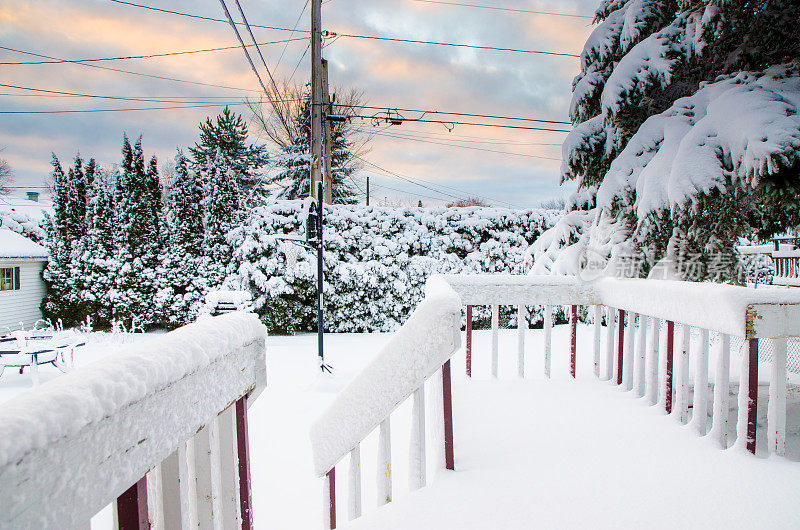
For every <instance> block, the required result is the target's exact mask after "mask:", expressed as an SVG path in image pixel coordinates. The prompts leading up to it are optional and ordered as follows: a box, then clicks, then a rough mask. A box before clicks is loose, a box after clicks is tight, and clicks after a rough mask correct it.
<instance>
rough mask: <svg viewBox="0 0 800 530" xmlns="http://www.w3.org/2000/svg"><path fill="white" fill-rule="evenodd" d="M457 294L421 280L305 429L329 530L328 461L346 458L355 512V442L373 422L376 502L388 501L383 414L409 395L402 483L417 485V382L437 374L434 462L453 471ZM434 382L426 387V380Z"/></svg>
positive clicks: (332, 500)
mask: <svg viewBox="0 0 800 530" xmlns="http://www.w3.org/2000/svg"><path fill="white" fill-rule="evenodd" d="M461 306H462V304H461V300H460V299H459V297H458V295H456V293H455V292H454V291H453V290H452V289H451V288H450V287H449V286H448V285H447V284H446V283H445V282H444V281H442V280H441V279H433V280H429V281H428V283H427V285H426V295H425V299H424V300H423V301H422V303H421V304H420V305H419V306H417V308H416V309H415V310H414V312H413V313H412V314H411V316H410V317H409V318H408V320H407V321H406V322H405V324H403V326H402V327H401V328H400V330H399V331H398V332H397V333H396V334H395V336H394V337H393V338H392V339H391V340H390V341H389V342H388V343H387V344H386V346H385V347H384V348H383V349H382V350H381V351H380V352H379V353H378V355H377V356H376V358H375V359H374V360H373V361H372V362H371V363H370V364H369V365H367V367H366V368H365V369H364V370H363V371H362V372H361V373H360V374H359V375H358V376H356V378H355V379H354V380H353V381H352V382H351V383H350V384H349V385H348V386H347V387H346V388H345V389H344V390H342V392H341V393H340V394H339V395H338V396H337V398H336V400H335V401H334V402H333V403H332V404H331V406H330V407H329V408H328V409H327V410H326V411H325V412H324V413H323V414H322V415H321V416H320V417H319V418H318V419H317V421H316V422H315V423H314V424H313V425H312V429H311V443H312V448H313V452H314V468H315V471H316V473H317V475H318V476H320V477H324V478H325V480H324V500H323V502H324V504H325V515H326V521H325V527H326V528H336V479H335V473H336V464H337V463H338V462H339V461H340V460H341V459H342V458H344V457H345V456H346V455H348V454H349V455H350V458H349V472H348V473H349V480H348V499H347V505H348V511H349V513H348V516H349V518H350V519H351V520H352V519H355V518H357V517H360V516H361V508H362V498H361V497H362V496H361V451H360V445H361V442H362V441H363V440H364V438H366V437H367V435H369V434H370V433H371V432H372V431H374V430H375V429H376V428H377V429H379V435H378V437H379V440H378V466H377V467H378V476H377V491H378V504H379V505H383V504H386V503H388V502H390V501H391V500H392V447H391V436H390V433H391V417H390V416H391V413H392V412H393V411H394V410H395V409H396V408H397V406H398V405H400V404H401V403H402V402H403V401H405V400H406V399H407V398H408V397H410V396H412V395H413V407H412V420H411V425H412V429H411V440H410V448H411V449H410V451H409V469H410V484H409V485H410V488H411V489H412V490H415V489H418V488H421V487H423V486H425V484H426V481H427V477H426V469H427V460H428V458H427V450H426V436H425V430H426V425H425V406H426V395H425V382H426V381H427V380H428V379H430V378H431V377H432V376H434V375H436V374H438V373H440V374H441V383H442V384H441V387H440V388H441V394H440V395H437V396H434V399H437V400H440V401H441V403H442V409H441V410H442V415H441V418H440V421H439V422H438V423H439V424H438V425H436V426H435V428H437V429H438V432H439V433H440V434H441V435H442V436H441V438H442V440H443V444H442V446H441V447H439V448H438V451H436V453H437V455H438V457H439V458H438V460H439V465H440V466H441V467H443V468H446V469H454V468H455V465H454V455H453V420H452V418H453V416H452V398H451V388H450V357H451V356H452V355H453V353H455V352H456V351H457V350H458V349H459V348H460V345H461V331H460V326H461ZM432 386H434V385H432Z"/></svg>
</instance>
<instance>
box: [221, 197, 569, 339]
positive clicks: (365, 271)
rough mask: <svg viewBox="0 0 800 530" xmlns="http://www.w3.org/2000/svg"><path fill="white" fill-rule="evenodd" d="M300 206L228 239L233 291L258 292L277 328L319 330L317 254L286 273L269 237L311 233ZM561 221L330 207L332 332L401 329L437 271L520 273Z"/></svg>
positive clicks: (283, 208) (328, 307) (273, 211)
mask: <svg viewBox="0 0 800 530" xmlns="http://www.w3.org/2000/svg"><path fill="white" fill-rule="evenodd" d="M301 204H302V203H301V202H300V201H278V202H276V203H274V204H272V205H269V206H263V207H259V208H255V209H253V210H252V211H251V212H250V214H249V215H248V217H247V219H246V220H245V223H244V224H243V226H241V227H239V228H236V229H234V230H233V231H232V232H231V233H230V234H229V240H230V242H231V244H232V246H233V248H234V258H233V272H232V273H231V274H229V276H228V279H227V281H226V287H227V288H231V289H243V290H249V291H250V292H251V293H253V305H254V307H255V308H256V311H257V312H258V313H259V314H260V315H261V316H262V320H263V321H264V322H265V324H266V325H267V327H268V328H270V330H271V331H273V332H294V331H312V330H313V329H315V318H316V314H315V307H316V306H315V303H314V292H315V283H314V282H315V278H316V257H315V256H316V254H315V253H313V252H310V251H308V250H303V251H302V252H301V253H300V256H299V260H298V263H297V267H296V268H288V267H287V266H286V261H285V257H284V255H283V254H282V253H281V251H280V249H279V247H278V245H277V243H276V241H275V240H274V239H273V238H272V237H271V236H274V235H276V234H291V235H293V236H298V235H300V236H304V235H305V234H304V232H303V229H302V228H301V224H302V223H301V216H300V211H301ZM557 217H558V214H557V213H554V212H552V211H547V210H541V209H536V210H507V209H499V208H380V207H374V206H333V207H325V232H324V240H325V253H324V260H325V296H324V300H325V311H326V313H325V329H326V331H334V332H360V331H390V330H394V329H397V328H398V327H399V326H400V324H402V323H403V322H404V321H405V319H406V317H407V316H408V314H409V313H410V312H411V310H413V308H414V307H415V306H416V304H417V303H419V302H420V301H421V300H422V297H423V288H424V284H425V280H426V278H427V277H428V276H430V275H431V274H434V273H461V272H464V273H478V272H485V273H514V274H523V273H524V272H525V257H526V250H527V248H528V246H529V245H530V244H531V243H533V241H535V240H536V239H537V238H538V237H539V235H540V234H541V233H542V232H543V231H544V230H545V229H546V228H548V227H549V226H551V225H552V224H553V223H554V222H555V219H556V218H557ZM508 309H509V310H508V311H506V312H504V315H503V316H504V320H506V321H508V320H509V319H510V318H511V314H512V313H511V311H510V308H508ZM475 318H476V320H477V321H478V323H479V324H480V322H481V321H486V320H488V318H489V312H488V309H487V308H476V313H475ZM529 318H530V320H531V321H532V322H533V323H535V322H537V321H538V320H540V319H539V318H538V316H537V314H535V313H533V314H531V316H530V317H529Z"/></svg>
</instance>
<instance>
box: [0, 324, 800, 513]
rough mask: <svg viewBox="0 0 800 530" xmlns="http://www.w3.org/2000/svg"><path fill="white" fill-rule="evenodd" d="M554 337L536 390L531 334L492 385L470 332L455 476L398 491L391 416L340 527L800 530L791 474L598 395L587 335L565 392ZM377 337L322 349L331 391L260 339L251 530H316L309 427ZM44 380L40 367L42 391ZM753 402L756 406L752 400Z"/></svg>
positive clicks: (506, 355)
mask: <svg viewBox="0 0 800 530" xmlns="http://www.w3.org/2000/svg"><path fill="white" fill-rule="evenodd" d="M567 333H568V328H567V326H557V327H556V328H555V330H554V335H553V339H554V347H553V380H552V381H549V382H546V381H544V380H542V376H541V373H542V370H541V366H542V360H541V353H540V352H541V346H540V341H541V338H542V333H541V330H532V331H531V332H530V333H529V335H528V341H527V344H526V345H527V348H526V359H527V378H526V380H524V381H520V380H519V379H517V378H516V375H515V374H516V366H515V363H516V332H515V331H513V330H508V331H506V330H502V331H501V335H500V346H501V349H500V378H499V379H498V380H496V381H495V380H491V379H490V378H489V363H490V359H489V356H490V355H489V340H490V334H489V332H488V331H478V332H476V334H475V340H474V359H473V362H474V364H473V375H474V378H473V380H472V381H467V380H466V379H465V377H464V375H463V373H464V356H463V351H462V352H459V353H458V354H457V355H456V356H455V357H454V360H453V376H454V381H453V406H454V430H455V436H454V437H455V456H456V471H455V472H438V473H437V472H435V470H434V469H433V467H432V466H430V467H429V473H428V484H429V485H428V486H427V487H426V488H424V489H422V490H420V491H417V492H415V493H413V494H409V493H408V488H407V476H408V474H407V469H406V468H407V460H408V457H407V455H408V439H409V432H410V428H409V427H410V425H409V424H410V417H411V414H410V404H409V403H404V404H403V405H401V406H400V408H399V409H398V410H397V411H396V412H395V413H394V414H393V415H392V447H393V467H394V469H393V479H394V501H393V502H392V503H391V504H390V505H388V506H387V507H384V508H380V509H377V508H375V505H376V500H375V480H374V477H375V475H376V469H375V461H376V445H377V435H375V434H373V435H371V436H370V437H369V438H368V439H367V440H365V442H364V443H363V444H362V449H361V458H362V485H363V486H362V487H363V490H364V514H365V515H364V517H363V518H362V519H360V520H358V521H356V522H355V523H354V524H352V525H351V527H353V528H380V529H385V528H415V529H418V528H419V529H425V528H431V529H434V528H435V529H440V528H528V527H531V525H533V524H536V525H537V526H542V527H545V528H548V527H550V528H553V527H555V528H610V527H614V528H633V527H648V528H651V527H655V528H658V527H668V526H669V527H674V526H677V527H699V526H708V527H713V528H745V527H746V528H753V527H760V528H797V527H800V511H798V510H797V508H796V493H795V492H796V491H798V488H800V474H798V472H797V470H798V464H797V463H796V462H791V461H787V460H784V459H778V458H769V459H765V458H754V457H752V456H750V455H747V454H742V453H740V452H738V451H734V450H729V451H720V450H718V449H716V447H714V446H713V445H712V444H711V442H710V441H709V440H703V439H699V438H698V437H697V436H696V435H695V434H694V433H693V432H691V431H690V430H689V429H688V428H685V427H680V426H678V425H677V423H676V422H675V420H674V419H673V418H668V417H665V416H664V415H663V414H661V413H660V412H659V411H658V410H657V409H656V408H654V407H647V406H646V405H645V403H644V402H643V401H642V400H637V399H635V398H634V397H633V396H632V395H631V394H630V393H623V392H620V391H619V390H618V389H617V388H616V387H615V386H613V385H611V384H609V383H601V382H597V381H596V380H594V378H593V376H592V375H591V348H590V346H589V344H591V342H590V341H591V328H588V327H583V326H581V327H579V336H578V341H579V342H578V344H579V365H578V380H577V381H571V380H570V379H569V378H568V377H567V372H568V367H567V363H568V356H567V351H568V350H567V347H566V344H567ZM389 336H390V335H388V334H343V335H328V336H326V359H327V360H328V361H329V362H330V363H331V364H332V365H333V366H334V368H335V375H334V376H333V377H330V376H328V377H321V376H319V375H317V370H316V337H315V336H314V335H301V336H295V337H270V338H269V339H268V352H267V370H268V386H267V389H266V391H265V392H264V393H263V394H262V395H261V396H260V397H259V399H258V400H257V401H256V402H255V403H254V404H253V406H252V407H251V409H250V436H251V438H250V443H251V456H252V476H253V497H254V498H253V500H254V511H255V522H256V525H257V527H258V528H280V529H283V528H287V529H288V528H313V529H318V528H321V526H322V523H321V520H322V505H323V499H322V481H321V480H320V479H318V478H316V477H314V476H313V473H312V459H311V449H310V441H309V437H308V430H309V426H310V424H311V422H312V421H313V419H314V418H315V417H316V416H317V415H318V414H319V413H320V412H321V411H323V410H324V408H325V407H326V406H327V404H328V403H330V402H331V400H332V399H333V398H334V396H335V395H336V393H337V392H338V391H339V390H340V389H341V388H343V387H344V386H345V385H346V383H347V381H349V380H350V379H351V378H352V377H353V376H354V375H355V374H356V373H358V371H359V370H360V368H361V367H362V366H363V365H364V364H365V363H366V362H367V361H368V360H369V359H370V358H371V357H372V356H373V355H375V353H377V351H378V350H379V349H380V347H381V345H382V344H383V343H384V342H385V341H386V340H387V339H388V338H389ZM137 338H138V337H137ZM115 349H116V346H114V345H113V344H108V343H107V344H102V343H101V344H91V345H90V346H89V347H88V348H87V349H86V351H85V352H83V353H82V354H81V355H80V356H79V357H78V359H77V362H78V364H79V365H81V364H86V363H88V362H91V360H93V359H96V358H99V357H101V356H103V355H113V353H114V351H115ZM712 365H713V363H712ZM732 366H736V359H735V358H734V359H733V360H732ZM732 371H735V370H732ZM58 373H59V372H58V371H57V370H55V369H51V368H50V367H45V368H43V369H42V370H41V378H42V380H43V381H46V380H47V379H50V378H53V377H57V376H58ZM761 373H762V374H766V373H768V372H767V371H766V370H762V371H761ZM762 378H763V377H762ZM29 386H30V379H29V377H28V376H27V375H25V376H19V375H17V374H14V373H10V372H8V371H7V372H6V374H4V376H3V377H2V379H0V401H4V400H6V399H8V398H10V397H11V396H12V395H15V394H18V393H19V392H21V391H23V390H25V389H27V388H28V387H29ZM434 395H435V394H434V393H433V392H429V393H428V396H434ZM428 399H429V400H430V399H432V398H431V397H429V398H428ZM790 399H792V400H793V405H790V414H789V421H788V425H789V429H790V457H791V459H792V460H800V449H799V448H798V443H797V441H798V438H800V433H798V424H799V422H798V419H800V418H798V417H797V413H798V407H797V405H796V401H797V397H796V394H795V395H794V396H793V397H791V398H790ZM759 404H760V405H761V406H760V407H759V408H760V409H763V408H764V407H765V406H766V396H760V403H759ZM732 405H733V406H735V405H736V400H735V399H734V400H732ZM432 411H435V408H434V407H429V413H430V412H432ZM762 415H765V411H764V413H763V414H762ZM760 423H762V422H760ZM428 425H433V422H432V420H430V421H429V422H428ZM430 431H432V429H429V433H430ZM760 435H761V433H760ZM430 443H431V444H433V443H434V441H433V440H431V442H430ZM759 443H760V445H762V446H763V443H764V442H763V440H759ZM429 447H431V448H432V447H433V446H432V445H431V446H429ZM759 450H760V451H761V454H765V452H764V451H763V447H759ZM430 452H431V453H433V450H432V449H430ZM337 471H338V472H337V492H338V496H337V497H338V499H337V500H338V503H337V504H338V507H337V508H338V509H337V513H338V520H339V527H340V528H342V527H348V525H347V524H346V523H345V521H346V520H347V503H346V501H347V499H346V491H347V459H346V458H345V460H344V461H343V462H342V463H340V465H339V467H338V468H337ZM109 517H110V515H109V513H108V511H106V512H105V513H102V514H101V515H100V517H98V518H96V519H95V520H94V521H93V523H94V524H93V526H94V527H97V528H100V527H106V525H107V524H108V521H109ZM101 524H102V526H101Z"/></svg>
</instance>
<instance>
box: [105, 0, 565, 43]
mask: <svg viewBox="0 0 800 530" xmlns="http://www.w3.org/2000/svg"><path fill="white" fill-rule="evenodd" d="M110 1H111V2H116V3H118V4H125V5H129V6H132V7H138V8H142V9H149V10H152V11H159V12H162V13H169V14H172V15H180V16H184V17H191V18H198V19H202V20H208V21H212V22H227V21H226V20H222V19H219V18H213V17H206V16H201V15H195V14H192V13H184V12H181V11H172V10H169V9H161V8H157V7H153V6H148V5H144V4H135V3H133V2H127V1H124V0H110ZM239 25H242V24H241V23H239ZM251 26H252V27H254V28H264V29H273V30H278V31H290V32H293V31H303V32H304V33H311V30H297V29H290V28H281V27H277V26H264V25H260V24H251ZM322 35H323V36H324V37H326V36H329V37H336V36H337V35H338V36H340V37H348V38H353V39H370V40H380V41H391V42H404V43H411V44H430V45H436V46H454V47H458V48H473V49H478V50H493V51H503V52H515V53H529V54H542V55H554V56H563V57H580V55H579V54H575V53H564V52H553V51H545V50H523V49H518V48H502V47H499V46H482V45H476V44H460V43H452V42H436V41H425V40H415V39H401V38H394V37H379V36H376V35H354V34H348V33H336V32H333V31H323V32H322Z"/></svg>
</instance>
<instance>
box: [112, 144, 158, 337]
mask: <svg viewBox="0 0 800 530" xmlns="http://www.w3.org/2000/svg"><path fill="white" fill-rule="evenodd" d="M122 156H123V159H122V165H121V166H120V171H119V173H118V174H117V179H116V186H115V190H114V204H115V207H116V208H115V223H116V241H115V243H116V256H115V258H116V261H117V264H116V266H117V267H118V269H117V274H116V278H115V280H116V281H115V284H116V293H115V298H116V299H115V300H114V315H115V317H116V318H121V319H124V320H130V319H136V320H137V322H138V323H140V324H149V323H152V322H154V321H155V320H156V315H155V311H154V306H153V303H152V301H153V296H154V295H155V292H156V287H157V282H156V267H157V265H158V256H159V252H160V237H161V235H160V233H159V226H160V221H159V219H158V212H159V211H160V208H159V206H158V204H159V202H160V193H159V194H156V193H154V191H153V190H154V189H155V188H156V187H158V186H160V184H159V183H158V173H157V169H156V167H157V166H156V163H155V161H154V159H155V157H153V159H152V160H151V162H150V164H149V166H148V169H145V162H144V153H143V151H142V138H141V137H139V139H138V140H137V141H136V144H135V145H134V146H133V148H131V145H130V141H129V140H128V137H127V136H123V143H122Z"/></svg>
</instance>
